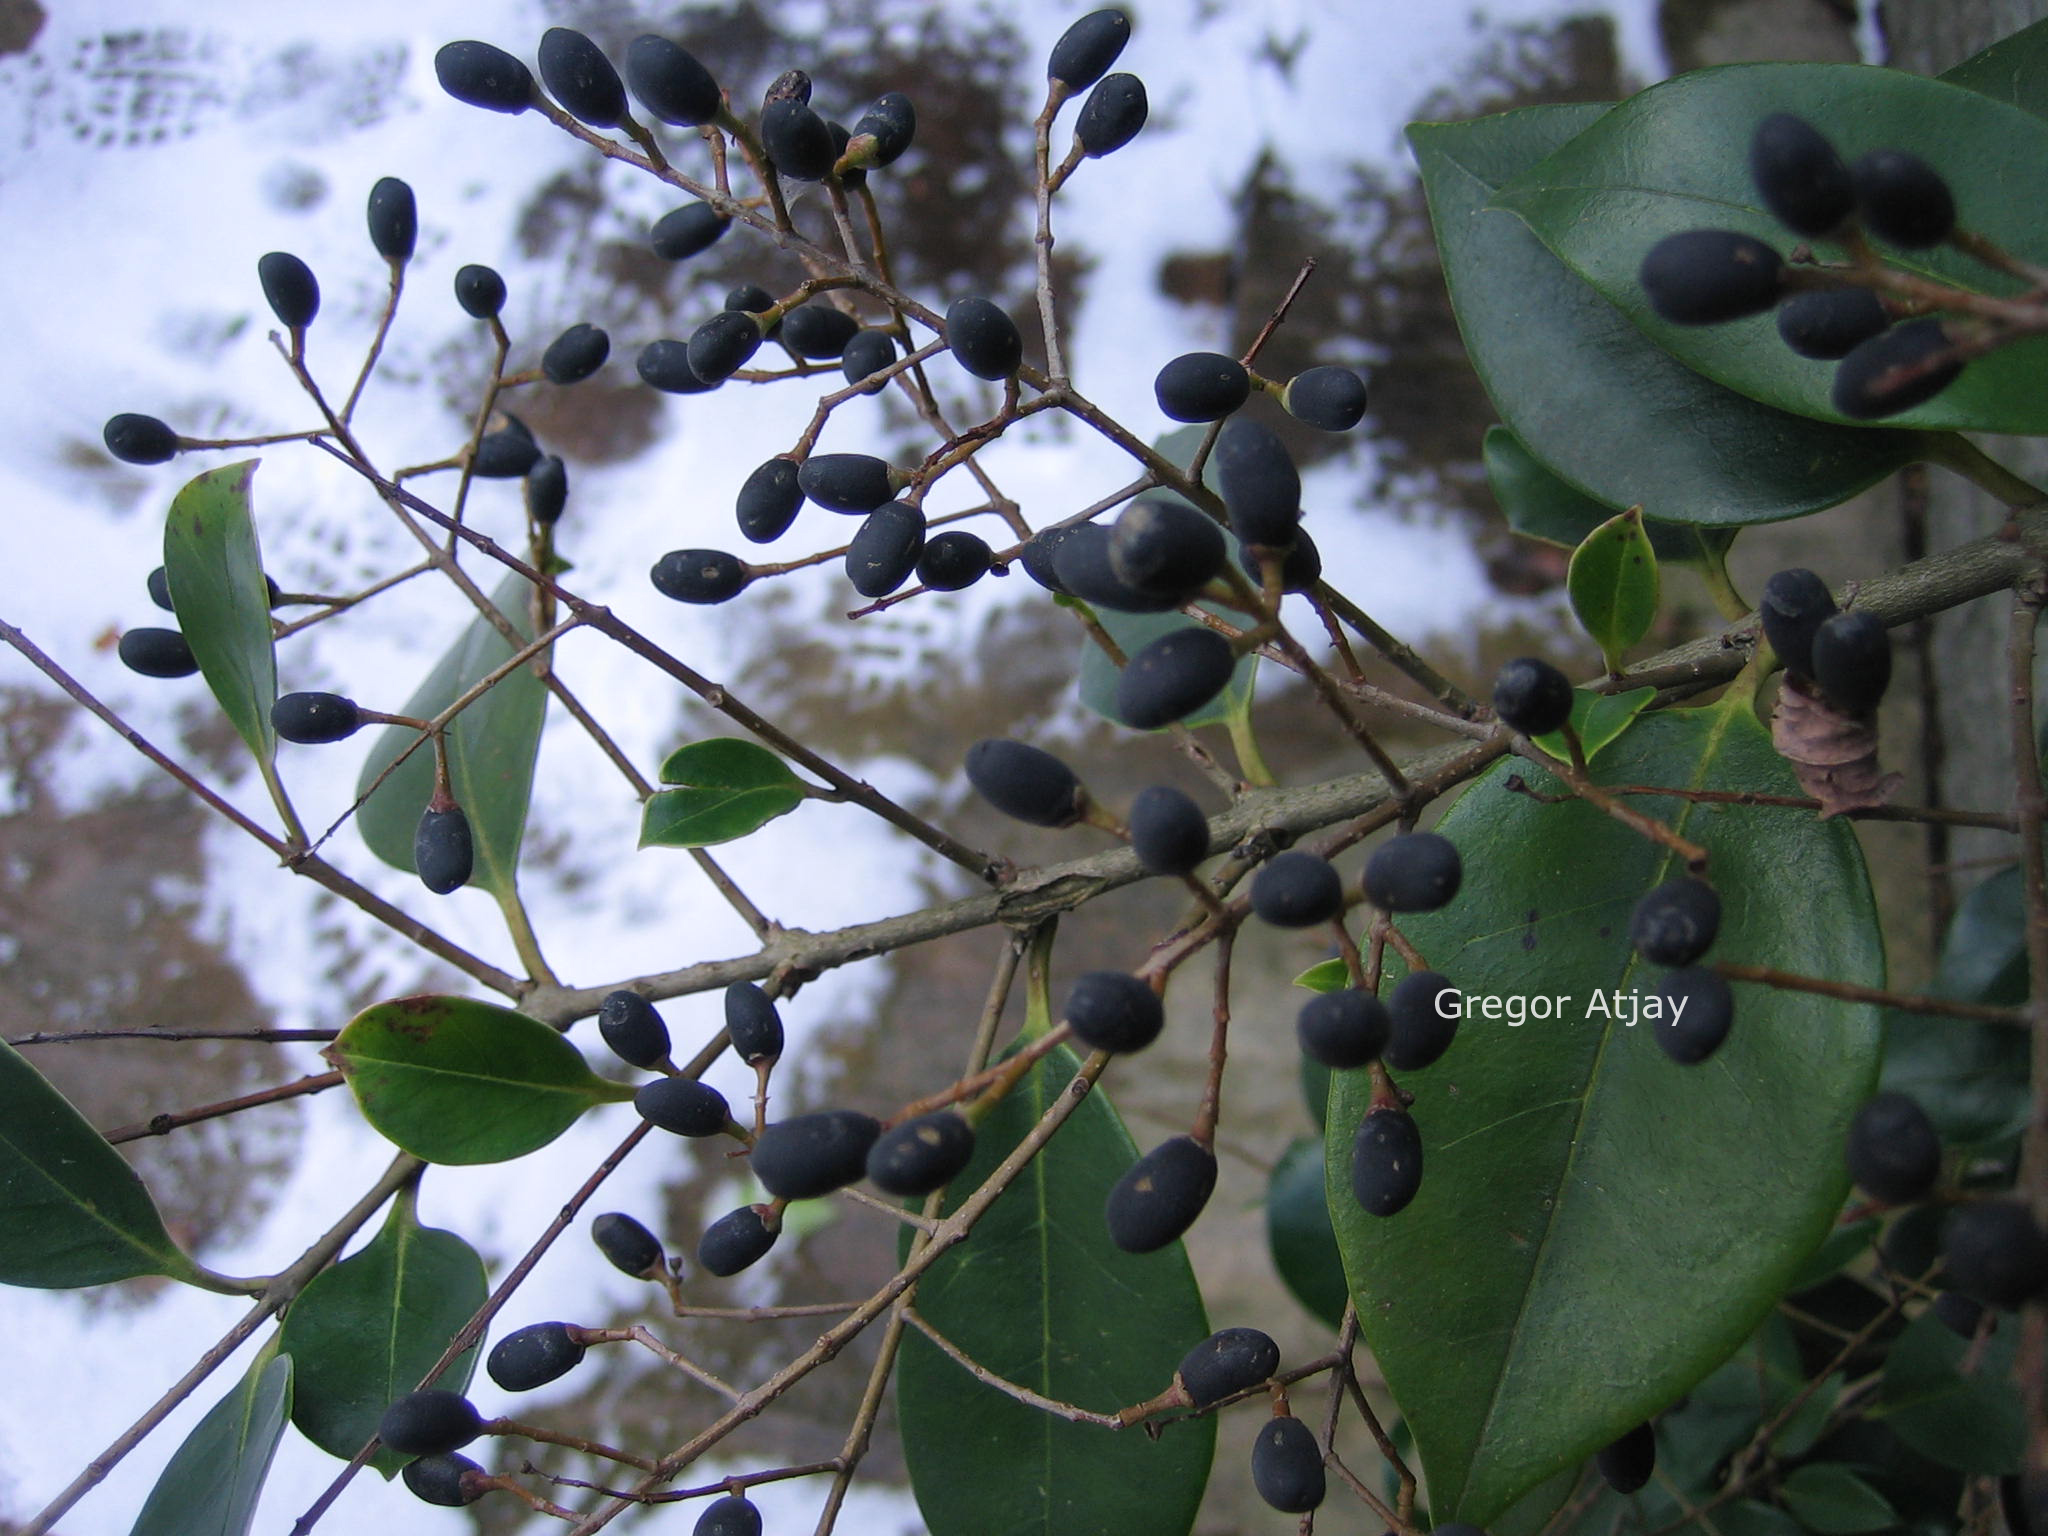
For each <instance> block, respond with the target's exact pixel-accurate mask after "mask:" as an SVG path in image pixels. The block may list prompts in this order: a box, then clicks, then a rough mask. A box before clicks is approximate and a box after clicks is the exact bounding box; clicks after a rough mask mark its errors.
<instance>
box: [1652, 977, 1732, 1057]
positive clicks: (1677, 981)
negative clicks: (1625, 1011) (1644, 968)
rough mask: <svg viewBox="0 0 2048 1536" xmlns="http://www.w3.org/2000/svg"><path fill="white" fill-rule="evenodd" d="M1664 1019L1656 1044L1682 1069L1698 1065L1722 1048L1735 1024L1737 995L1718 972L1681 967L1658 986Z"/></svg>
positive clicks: (1657, 1031) (1658, 1030)
mask: <svg viewBox="0 0 2048 1536" xmlns="http://www.w3.org/2000/svg"><path fill="white" fill-rule="evenodd" d="M1657 997H1658V998H1659V999H1660V1000H1661V1001H1662V1003H1663V1009H1664V1019H1663V1022H1662V1023H1660V1024H1659V1025H1658V1026H1657V1030H1656V1034H1657V1044H1658V1045H1659V1046H1661V1047H1662V1048H1663V1051H1664V1054H1665V1055H1666V1056H1669V1057H1670V1058H1671V1059H1672V1060H1673V1061H1675V1062H1677V1063H1678V1064H1679V1065H1680V1066H1682V1067H1691V1066H1697V1065H1698V1064H1699V1063H1700V1062H1703V1061H1705V1060H1706V1059H1707V1058H1708V1057H1709V1056H1711V1055H1713V1054H1714V1052H1716V1051H1718V1050H1719V1049H1720V1048H1721V1042H1722V1041H1724V1040H1726V1039H1727V1038H1728V1030H1729V1027H1730V1026H1731V1025H1732V1024H1734V1022H1735V994H1734V993H1733V992H1732V991H1731V990H1730V989H1729V986H1728V983H1727V981H1726V980H1725V979H1723V977H1722V976H1721V975H1720V973H1719V972H1717V971H1710V970H1707V969H1706V968H1705V967H1703V966H1697V965H1682V966H1680V967H1679V968H1678V969H1677V970H1675V971H1667V972H1666V973H1665V975H1664V977H1663V979H1662V980H1660V981H1659V982H1658V983H1657Z"/></svg>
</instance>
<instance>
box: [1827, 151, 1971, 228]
mask: <svg viewBox="0 0 2048 1536" xmlns="http://www.w3.org/2000/svg"><path fill="white" fill-rule="evenodd" d="M1849 173H1850V175H1851V176H1852V177H1854V178H1855V182H1856V202H1857V205H1858V206H1859V207H1860V208H1861V209H1862V212H1863V222H1864V223H1865V224H1866V225H1868V226H1869V228H1870V231H1871V233H1872V234H1874V235H1876V236H1877V237H1878V238H1879V239H1881V240H1888V241H1890V242H1891V243H1892V244H1893V245H1901V246H1904V247H1906V248H1907V249H1908V250H1919V249H1921V248H1923V247H1925V246H1930V245H1939V244H1941V242H1942V241H1944V240H1946V239H1947V238H1948V236H1949V231H1950V230H1952V229H1954V228H1955V227H1956V198H1955V194H1954V193H1953V192H1951V191H1949V188H1948V182H1947V180H1946V179H1945V178H1944V177H1943V176H1942V174H1941V172H1939V171H1937V170H1936V169H1935V168H1934V167H1933V166H1931V165H1929V164H1928V163H1927V162H1926V161H1925V160H1922V159H1921V158H1920V157H1919V156H1918V155H1914V154H1908V153H1907V152H1906V151H1905V150H1903V149H1873V150H1872V151H1871V152H1870V153H1869V154H1867V155H1864V156H1862V157H1861V158H1859V159H1858V160H1857V162H1856V163H1855V164H1854V165H1853V166H1851V167H1850V168H1849Z"/></svg>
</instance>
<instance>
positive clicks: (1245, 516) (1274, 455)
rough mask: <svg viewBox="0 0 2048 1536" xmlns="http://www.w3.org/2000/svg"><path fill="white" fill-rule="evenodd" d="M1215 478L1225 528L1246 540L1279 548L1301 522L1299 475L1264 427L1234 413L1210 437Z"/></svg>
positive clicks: (1290, 540)
mask: <svg viewBox="0 0 2048 1536" xmlns="http://www.w3.org/2000/svg"><path fill="white" fill-rule="evenodd" d="M1216 480H1217V483H1218V484H1219V485H1220V486H1221V487H1222V488H1223V504H1224V506H1225V507H1226V508H1228V509H1229V512H1230V528H1231V531H1232V532H1233V533H1235V534H1236V535H1237V536H1238V537H1239V538H1240V539H1242V540H1244V542H1245V543H1247V544H1265V545H1270V546H1272V547H1273V548H1275V549H1285V548H1286V547H1287V546H1288V545H1289V544H1291V543H1293V542H1294V532H1295V526H1296V525H1297V524H1298V523H1299V522H1300V521H1301V474H1300V472H1299V471H1298V470H1296V469H1295V467H1294V457H1293V455H1292V454H1290V453H1289V452H1288V451H1287V445H1286V444H1285V443H1283V442H1281V441H1280V439H1279V437H1278V436H1277V435H1276V434H1275V433H1274V432H1273V431H1272V430H1271V429H1270V428H1267V427H1263V426H1261V425H1259V423H1257V422H1256V421H1251V420H1248V419H1246V418H1245V417H1242V416H1240V417H1238V418H1237V419H1236V420H1235V421H1233V422H1231V424H1230V425H1229V426H1227V427H1225V428H1224V429H1223V435H1222V436H1221V437H1220V438H1218V439H1217V441H1216Z"/></svg>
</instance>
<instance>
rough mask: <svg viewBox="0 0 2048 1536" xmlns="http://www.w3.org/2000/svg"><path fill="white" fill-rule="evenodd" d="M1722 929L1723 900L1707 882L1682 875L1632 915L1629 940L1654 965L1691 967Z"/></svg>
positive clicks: (1648, 897) (1639, 904)
mask: <svg viewBox="0 0 2048 1536" xmlns="http://www.w3.org/2000/svg"><path fill="white" fill-rule="evenodd" d="M1720 928H1721V898H1720V897H1719V896H1717V895H1715V894H1714V888H1713V887H1712V886H1711V885H1708V884H1707V883H1706V881H1704V880H1695V879H1694V878H1693V877H1692V876H1690V875H1681V876H1680V877H1679V878H1678V879H1676V880H1667V881H1665V882H1664V884H1662V885H1660V886H1658V887H1657V888H1656V889H1655V890H1654V891H1651V892H1649V893H1648V894H1646V895H1645V896H1644V897H1643V898H1642V899H1641V900H1640V901H1638V902H1637V903H1636V905H1635V910H1634V911H1633V912H1632V913H1630V914H1629V920H1628V936H1629V939H1630V941H1631V942H1632V943H1633V944H1634V945H1635V947H1636V949H1637V951H1638V952H1639V953H1640V954H1641V955H1642V957H1643V958H1644V959H1645V960H1647V961H1649V962H1650V963H1651V964H1652V965H1669V966H1680V965H1691V964H1692V963H1693V962H1694V961H1695V960H1697V959H1699V957H1700V956H1701V955H1704V954H1705V953H1706V952H1707V950H1708V949H1709V948H1710V947H1712V945H1713V942H1714V935H1715V934H1716V933H1718V932H1719V931H1720Z"/></svg>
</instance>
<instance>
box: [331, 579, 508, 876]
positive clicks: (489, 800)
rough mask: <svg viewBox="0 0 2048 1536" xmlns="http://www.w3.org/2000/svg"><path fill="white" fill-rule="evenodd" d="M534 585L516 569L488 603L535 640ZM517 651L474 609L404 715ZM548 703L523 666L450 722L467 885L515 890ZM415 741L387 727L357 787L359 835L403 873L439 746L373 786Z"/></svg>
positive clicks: (471, 681)
mask: <svg viewBox="0 0 2048 1536" xmlns="http://www.w3.org/2000/svg"><path fill="white" fill-rule="evenodd" d="M531 591H532V589H531V588H530V587H529V586H528V585H527V583H526V579H525V578H524V577H522V576H520V575H518V574H516V573H513V574H508V575H507V576H506V577H505V579H504V580H503V581H502V582H500V583H499V584H498V589H497V591H496V592H494V593H492V594H491V603H492V605H493V606H494V607H495V608H496V609H497V610H498V612H499V613H500V614H502V615H503V616H504V617H505V618H506V619H508V620H510V621H511V624H512V627H513V628H514V629H515V630H517V631H518V633H519V635H520V637H521V638H522V639H525V640H531V639H532V638H533V616H532V612H531V609H530V605H529V602H528V595H529V593H530V592H531ZM513 654H514V653H513V647H512V645H511V644H510V642H508V641H507V640H506V639H505V637H504V636H503V635H501V634H500V633H499V632H498V630H497V628H496V626H495V625H493V624H491V623H490V622H489V621H488V620H487V619H485V618H484V616H483V615H482V614H478V615H477V616H476V617H475V618H474V619H472V620H470V623H469V627H468V628H467V629H466V630H464V631H463V633H462V638H461V639H460V640H458V641H456V643H455V646H454V648H453V649H452V650H450V651H449V652H448V653H447V654H446V655H445V656H443V657H442V658H441V660H440V661H439V662H438V663H437V664H436V665H435V667H434V670H433V671H432V672H430V673H428V674H427V678H426V681H425V682H423V683H421V684H420V686H419V687H418V688H417V689H415V690H414V691H413V695H412V697H411V698H410V699H407V700H406V702H405V707H404V708H403V709H401V710H400V711H399V713H400V714H405V715H411V716H413V717H415V718H417V719H421V720H428V719H432V718H433V717H434V716H435V715H438V714H439V713H440V712H441V711H442V710H444V709H446V708H447V707H448V706H449V705H450V704H452V703H454V702H455V700H456V699H458V698H460V697H461V696H462V695H463V694H465V693H467V692H468V691H469V690H470V689H471V688H473V687H475V686H476V685H477V684H478V683H479V682H481V681H482V680H483V679H484V678H485V677H487V676H489V675H490V674H491V673H492V672H494V671H496V670H497V669H498V668H499V667H501V666H503V665H504V664H505V663H506V662H507V661H509V660H510V659H511V658H512V655H513ZM547 707H548V696H547V689H546V688H545V687H544V686H543V685H542V684H541V681H540V679H539V678H537V677H535V676H534V675H533V672H532V670H531V669H530V668H528V667H520V668H519V669H518V670H516V671H514V672H512V673H510V674H508V675H507V676H505V677H503V678H501V679H499V681H498V682H497V683H496V684H495V685H494V686H493V687H492V688H491V689H490V691H489V692H488V693H486V694H484V696H483V697H482V698H480V699H478V700H476V701H475V702H474V703H472V704H470V705H469V706H468V708H466V709H464V710H463V711H462V713H461V714H459V715H457V716H456V717H455V718H454V719H453V720H452V721H450V722H449V725H448V731H447V742H448V780H449V789H450V791H451V792H452V793H453V794H454V796H455V803H456V804H457V805H460V806H461V807H462V809H463V811H464V813H465V814H466V815H467V816H468V817H469V830H470V837H471V840H472V843H473V845H474V847H475V849H476V871H475V873H474V874H472V875H471V876H470V883H471V884H472V885H478V886H481V887H483V888H484V889H485V890H487V891H490V892H491V893H492V894H493V895H495V896H497V897H498V898H499V899H500V900H501V901H504V900H509V899H510V898H511V896H512V892H513V890H514V887H515V884H516V882H517V878H518V867H519V844H520V840H521V839H522V838H524V836H525V835H526V811H527V805H528V803H529V802H530V801H531V800H532V798H533V764H534V759H535V757H536V756H537V755H538V754H539V751H540V730H541V725H542V723H543V721H544V720H545V718H546V716H547ZM418 740H419V732H417V731H415V730H411V729H409V728H408V727H405V726H400V725H389V726H386V727H385V728H384V729H383V731H382V732H381V733H380V734H379V735H378V736H377V738H376V739H375V741H374V742H373V743H372V744H371V747H370V755H369V757H368V759H367V760H366V761H365V762H364V764H363V771H362V775H361V777H360V778H359V779H358V781H357V784H356V792H357V793H358V794H362V793H366V792H367V793H368V794H369V799H368V800H366V801H365V802H364V803H363V808H362V809H361V810H360V811H358V812H357V813H356V827H357V829H358V830H359V831H360V832H361V833H362V835H363V841H364V842H365V843H367V844H369V847H370V852H372V853H374V854H375V855H376V856H377V857H378V858H380V859H382V860H383V861H384V862H385V863H386V864H389V865H390V866H391V867H392V868H394V869H402V870H404V871H405V872H406V873H407V874H411V873H412V872H413V837H414V834H416V833H417V832H418V830H419V824H420V813H421V812H422V811H424V810H425V809H426V808H427V802H428V800H430V799H431V798H433V793H434V752H433V748H432V747H431V746H430V745H421V746H420V747H419V748H418V750H416V751H414V752H413V753H412V755H411V756H410V757H407V758H406V760H405V761H404V762H403V763H400V764H399V766H398V767H397V768H396V769H394V770H393V771H392V774H391V776H390V777H389V778H387V779H385V780H384V782H383V783H382V784H379V785H378V786H377V788H376V789H375V790H371V789H370V785H371V784H372V783H374V782H375V781H376V779H377V777H378V775H379V774H381V773H383V772H384V770H385V769H386V768H389V767H390V766H391V764H392V763H394V762H396V761H397V759H398V757H399V754H401V753H402V752H404V751H405V750H406V748H408V747H410V746H412V745H413V743H414V742H416V741H418Z"/></svg>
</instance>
